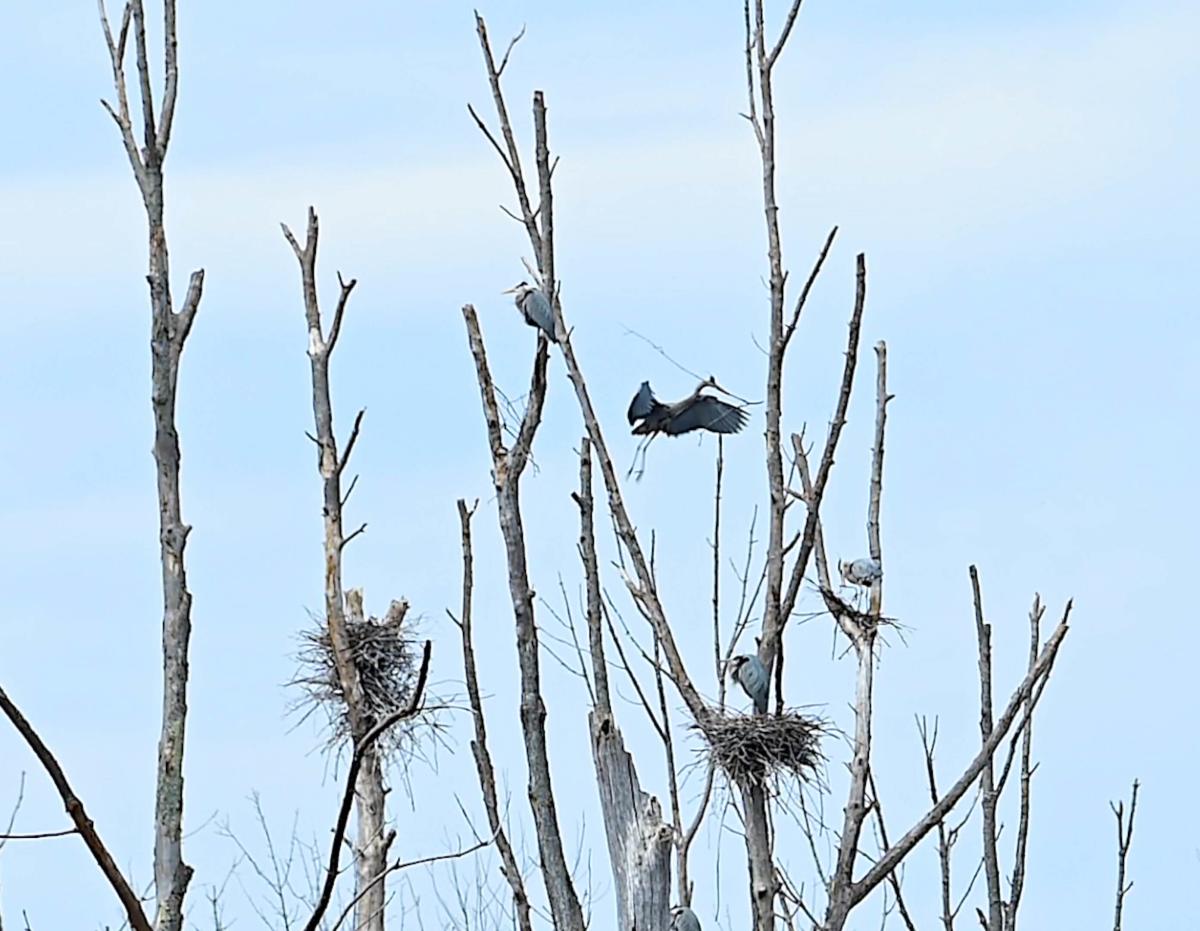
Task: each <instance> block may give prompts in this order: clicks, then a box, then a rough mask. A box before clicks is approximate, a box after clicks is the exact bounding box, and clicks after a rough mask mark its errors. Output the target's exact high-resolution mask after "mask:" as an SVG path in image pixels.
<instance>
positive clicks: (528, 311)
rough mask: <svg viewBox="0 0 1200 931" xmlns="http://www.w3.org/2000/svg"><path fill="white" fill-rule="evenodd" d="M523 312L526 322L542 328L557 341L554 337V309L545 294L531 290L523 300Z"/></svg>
mask: <svg viewBox="0 0 1200 931" xmlns="http://www.w3.org/2000/svg"><path fill="white" fill-rule="evenodd" d="M521 313H523V314H524V315H525V322H526V323H528V324H529V325H530V326H535V327H537V328H538V329H540V330H541V331H542V332H543V333H545V334H546V335H547V336H548V337H550V342H552V343H554V342H557V340H556V339H555V338H554V311H553V310H551V309H550V302H549V301H548V300H546V295H545V294H543V293H542V292H541V291H530V292H529V293H528V294H527V295H525V300H523V301H522V302H521Z"/></svg>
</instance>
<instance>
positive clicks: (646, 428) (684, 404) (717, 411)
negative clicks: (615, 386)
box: [626, 375, 747, 478]
mask: <svg viewBox="0 0 1200 931" xmlns="http://www.w3.org/2000/svg"><path fill="white" fill-rule="evenodd" d="M705 388H715V389H716V390H718V391H724V390H725V389H724V388H722V387H721V386H720V385H718V384H717V380H716V379H715V378H713V377H712V376H711V375H710V376H708V378H706V379H704V381H702V382H700V384H699V385H698V386H697V387H696V390H695V391H693V392H692V393H691V394H689V395H688V396H687V397H686V398H684V399H683V400H682V401H676V402H675V403H674V404H664V403H663V402H662V401H660V400H659V399H658V398H656V397H655V396H654V389H652V388H651V387H650V382H648V381H644V382H642V387H640V388H639V389H638V391H637V394H635V395H634V396H633V400H632V401H630V402H629V411H628V412H627V414H626V417H627V419H628V420H629V424H630V426H632V427H633V430H632V433H633V435H634V436H644V437H646V439H645V440H644V441H643V442H642V443H639V444H638V452H640V453H641V455H642V468H641V470H640V471H638V473H637V477H638V478H641V477H642V472H644V471H645V470H646V450H647V449H649V447H650V443H651V442H652V441H653V440H654V438H655V437H656V436H658V434H660V433H665V434H666V435H667V436H679V435H680V434H683V433H691V432H692V431H693V430H707V431H708V432H709V433H718V434H726V433H737V432H739V431H740V430H741V429H742V427H744V426H746V420H747V416H746V412H745V410H743V409H742V408H741V407H739V406H738V405H736V404H730V403H729V402H728V401H722V400H721V399H720V398H715V397H713V396H712V395H711V394H702V393H701V392H703V391H704V389H705ZM633 462H634V466H632V467H630V469H629V474H631V475H632V474H633V470H634V467H635V466H636V465H637V454H636V453H635V454H634V459H633Z"/></svg>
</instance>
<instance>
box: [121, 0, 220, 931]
mask: <svg viewBox="0 0 1200 931" xmlns="http://www.w3.org/2000/svg"><path fill="white" fill-rule="evenodd" d="M98 5H99V9H100V21H101V25H102V27H103V30H104V39H105V43H106V45H107V47H108V53H109V60H110V63H111V65H112V76H113V89H114V91H115V93H116V97H117V105H116V107H115V108H114V107H113V106H112V105H111V104H109V103H107V102H105V103H104V107H105V109H107V110H108V113H109V115H110V116H111V117H112V118H113V121H114V122H115V123H116V124H117V128H118V129H119V130H120V133H121V141H122V142H123V144H124V146H125V152H126V155H127V156H128V158H129V163H130V166H131V167H132V169H133V174H134V177H135V178H136V180H137V182H138V188H139V190H140V191H141V195H142V202H143V204H144V206H145V208H146V222H147V232H148V241H149V249H148V251H149V263H148V264H149V269H148V274H147V276H146V280H147V282H148V283H149V285H150V316H151V328H150V363H151V372H150V378H151V407H152V409H153V413H154V462H155V468H156V475H157V487H158V513H159V549H160V560H161V563H162V590H163V623H162V664H163V665H162V669H163V696H162V722H161V730H160V734H159V742H158V767H157V780H156V791H155V811H154V888H155V896H156V898H157V908H156V915H155V926H156V927H157V928H158V929H159V931H179V929H180V928H181V927H182V925H183V899H184V896H185V894H186V893H187V887H188V883H189V882H190V881H191V877H192V868H191V867H190V866H188V865H187V864H186V863H184V862H183V751H184V741H185V736H186V724H187V686H188V642H189V640H190V638H191V632H192V619H191V611H192V596H191V593H190V592H189V591H188V587H187V570H186V568H185V563H184V549H185V547H186V545H187V537H188V533H189V532H190V531H191V527H189V526H188V525H187V524H185V523H184V522H183V515H182V506H181V504H180V496H179V470H180V453H179V433H178V431H177V429H176V424H175V398H176V391H177V388H178V382H179V362H180V358H181V356H182V354H183V347H184V343H185V341H186V340H187V337H188V333H189V332H190V331H191V328H192V322H193V320H194V318H195V315H196V310H197V308H198V307H199V304H200V295H201V291H202V289H203V286H204V272H203V270H199V271H196V272H193V273H192V276H191V281H190V282H189V285H188V290H187V296H186V297H185V299H184V302H183V305H182V307H180V309H179V311H178V312H176V311H175V310H174V307H173V303H172V300H171V275H170V261H169V257H168V252H167V235H166V229H165V227H164V225H163V170H162V169H163V162H164V161H165V159H166V156H167V146H168V143H169V142H170V138H171V127H172V123H173V121H174V116H175V98H176V93H177V89H178V78H179V69H178V62H177V57H176V56H177V50H178V40H177V37H176V32H175V2H174V0H164V3H163V33H164V38H163V46H164V53H163V58H164V73H165V81H164V87H163V101H162V109H161V111H160V112H159V113H157V114H156V113H155V107H154V97H153V92H152V90H151V82H150V63H149V53H148V51H147V42H146V22H145V11H144V9H143V6H142V0H129V2H128V3H126V5H125V8H124V11H123V13H122V17H121V24H120V28H119V30H118V33H117V36H116V38H114V36H113V33H112V30H111V28H110V26H109V22H108V15H107V13H106V11H105V7H104V0H99V4H98ZM131 26H132V29H133V35H134V45H135V49H136V51H135V55H136V61H137V74H138V96H139V98H140V102H141V115H142V139H141V145H140V146H139V144H138V140H137V139H136V138H135V136H134V132H133V121H132V118H131V116H130V109H129V94H128V90H127V86H126V80H125V71H124V68H125V52H126V48H127V42H128V38H129V31H130V28H131Z"/></svg>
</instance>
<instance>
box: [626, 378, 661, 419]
mask: <svg viewBox="0 0 1200 931" xmlns="http://www.w3.org/2000/svg"><path fill="white" fill-rule="evenodd" d="M652 410H654V392H653V391H651V390H650V382H648V381H644V382H642V387H640V388H638V391H637V394H635V395H634V396H633V400H632V401H630V402H629V413H628V414H627V415H626V416H627V417H628V418H629V423H630V424H632V423H633V422H634V421H635V420H643V419H645V418H646V417H649V416H650V412H651V411H652Z"/></svg>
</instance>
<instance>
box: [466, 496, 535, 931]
mask: <svg viewBox="0 0 1200 931" xmlns="http://www.w3.org/2000/svg"><path fill="white" fill-rule="evenodd" d="M478 504H479V502H478V501H476V502H475V504H474V505H472V506H471V507H470V508H468V507H467V502H466V501H464V500H463V499H462V498H459V499H458V520H459V525H460V529H461V532H462V554H463V582H462V616H461V617H460V618H457V619H456V621H457V623H458V628H459V630H460V631H461V633H462V651H463V672H464V677H465V679H466V683H467V699H468V701H469V702H470V704H471V717H472V718H473V719H474V724H475V737H474V739H473V740H472V741H471V755H472V756H474V757H475V772H476V774H477V775H478V777H479V790H480V792H481V793H482V794H483V807H484V809H485V810H486V811H487V819H488V827H489V828H490V829H491V832H492V834H493V836H494V837H495V838H496V849H497V850H498V851H499V852H500V870H501V872H502V873H503V875H504V878H505V880H507V882H508V886H509V889H511V890H512V898H513V906H514V908H515V909H516V918H517V929H518V931H533V919H532V916H531V910H530V907H529V895H528V894H527V893H526V891H525V880H524V878H523V877H522V875H521V867H520V865H519V864H518V863H517V856H516V852H515V851H514V850H513V848H512V844H511V843H510V842H509V840H508V833H507V832H506V831H505V830H504V823H503V822H502V821H501V820H500V794H499V793H498V792H497V791H496V769H495V767H494V766H493V765H492V755H491V752H490V751H489V750H488V742H487V722H486V719H485V718H484V715H483V697H482V696H481V695H480V693H479V675H478V672H477V667H476V665H475V644H474V641H473V639H472V630H473V627H472V623H473V613H472V605H471V593H472V590H473V589H474V586H475V570H474V567H475V556H474V552H473V550H472V547H471V518H472V517H473V516H474V515H475V508H476V507H477V506H478Z"/></svg>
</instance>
